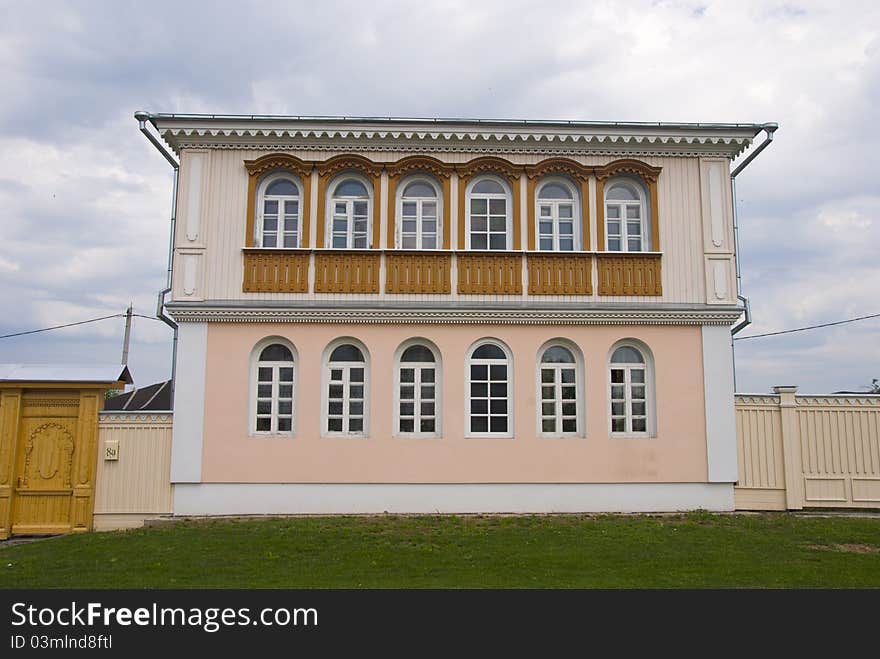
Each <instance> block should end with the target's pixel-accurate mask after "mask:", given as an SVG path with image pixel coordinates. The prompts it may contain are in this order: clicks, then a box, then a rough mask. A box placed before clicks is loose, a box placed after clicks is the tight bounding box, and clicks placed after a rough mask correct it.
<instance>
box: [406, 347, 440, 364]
mask: <svg viewBox="0 0 880 659" xmlns="http://www.w3.org/2000/svg"><path fill="white" fill-rule="evenodd" d="M400 361H403V362H433V361H434V353H433V352H431V351H430V350H429V349H428V348H427V347H425V346H423V345H415V346H410V347H409V348H407V349H406V350H404V351H403V355H402V356H401V358H400Z"/></svg>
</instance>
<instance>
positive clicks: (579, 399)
mask: <svg viewBox="0 0 880 659" xmlns="http://www.w3.org/2000/svg"><path fill="white" fill-rule="evenodd" d="M553 346H559V347H560V348H565V349H566V350H568V351H569V352H571V354H572V355H573V356H574V364H572V365H571V368H574V377H575V401H574V402H575V410H576V417H575V418H576V419H577V430H576V431H575V432H561V431H560V432H545V431H544V427H543V423H542V421H543V419H542V417H543V416H544V414H543V409H542V407H541V405H542V402H543V395H542V394H543V391H542V389H541V387H543V386H545V385H544V383H543V382H542V380H541V371H542V370H543V369H544V368H545V367H544V363H543V362H542V361H541V358H542V357H543V356H544V353H545V352H546V351H547V350H548V349H549V348H552V347H553ZM536 359H537V361H536V369H535V405H536V407H535V410H536V415H535V416H536V427H535V431H536V432H537V434H538V436H539V437H544V438H547V439H556V438H559V439H571V438H582V437H586V375H585V368H584V357H583V353H582V352H581V350H580V348H579V347H578V346H577V344H575V343H574V342H572V341H569V340H567V339H551V340H550V341H547V342H546V343H545V344H544V345H542V346H541V347H540V349H539V350H538V354H537V357H536ZM548 367H553V368H554V370H555V371H556V373H557V375H558V373H559V371H560V370H561V369H562V368H568V367H569V366H568V364H548ZM555 387H556V395H557V396H559V395H560V391H559V378H558V377H556V379H555ZM609 391H610V390H609ZM561 411H562V401H561V398H560V399H559V400H557V403H556V415H560V414H561Z"/></svg>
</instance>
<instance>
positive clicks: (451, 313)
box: [167, 304, 741, 325]
mask: <svg viewBox="0 0 880 659" xmlns="http://www.w3.org/2000/svg"><path fill="white" fill-rule="evenodd" d="M167 308H168V311H169V313H170V314H171V316H172V317H173V318H174V320H175V321H177V322H183V323H186V322H218V323H223V322H231V323H345V324H353V325H383V324H399V323H405V324H423V325H473V324H497V325H732V324H733V323H735V322H736V321H737V319H738V318H739V317H740V314H741V310H738V309H706V310H696V309H692V310H679V309H669V310H664V309H546V310H541V309H473V308H460V309H453V308H447V309H433V310H428V309H403V308H391V307H387V306H384V307H378V308H363V307H357V306H352V307H351V308H332V307H320V306H317V305H313V306H310V307H308V308H278V307H269V306H264V307H258V306H254V307H248V308H242V307H231V306H222V305H217V306H208V305H200V306H197V307H196V306H183V305H175V304H170V305H168V307H167Z"/></svg>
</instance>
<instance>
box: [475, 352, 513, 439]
mask: <svg viewBox="0 0 880 659" xmlns="http://www.w3.org/2000/svg"><path fill="white" fill-rule="evenodd" d="M483 345H494V346H497V347H499V348H501V351H502V352H503V353H504V355H505V360H504V363H505V364H506V365H507V431H506V432H492V431H491V427H492V425H491V424H492V420H491V413H492V409H491V405H492V403H491V399H490V400H489V411H488V412H487V416H489V428H490V430H488V431H486V432H472V431H471V365H474V364H483V363H485V364H487V365H489V366H491V362H494V363H496V364H497V363H499V361H500V360H483V359H480V360H477V361H474V359H473V354H474V351H475V350H476V349H477V348H479V347H480V346H483ZM465 354H466V357H465V368H464V394H465V395H464V413H465V417H464V422H465V428H464V436H465V438H466V439H467V438H472V439H484V438H489V439H493V438H498V439H513V437H514V427H513V422H514V418H515V415H514V413H513V401H514V388H513V386H514V381H513V353H512V352H511V351H510V348H508V347H507V345H506V344H505V343H504V342H503V341H499V340H498V339H492V338H485V339H480V340H478V341H475V342H474V343H473V344H471V346H470V348H468V351H467V353H465ZM490 371H491V369H490ZM490 390H491V386H490Z"/></svg>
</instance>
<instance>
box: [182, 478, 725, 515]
mask: <svg viewBox="0 0 880 659" xmlns="http://www.w3.org/2000/svg"><path fill="white" fill-rule="evenodd" d="M696 509H704V510H715V511H729V510H733V509H734V503H733V485H732V484H720V483H719V484H711V483H572V484H569V483H551V484H543V483H500V484H495V483H476V484H475V483H461V484H459V483H455V484H449V483H443V484H436V483H431V484H410V483H406V484H404V483H352V484H347V483H286V484H278V483H251V484H247V483H203V484H198V485H196V484H186V485H181V484H178V485H175V487H174V514H175V515H289V514H353V513H360V514H363V513H384V512H387V513H577V512H674V511H681V510H696Z"/></svg>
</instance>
